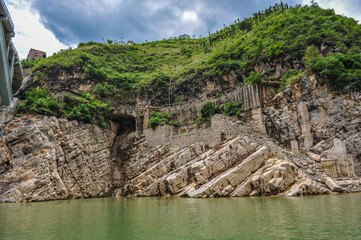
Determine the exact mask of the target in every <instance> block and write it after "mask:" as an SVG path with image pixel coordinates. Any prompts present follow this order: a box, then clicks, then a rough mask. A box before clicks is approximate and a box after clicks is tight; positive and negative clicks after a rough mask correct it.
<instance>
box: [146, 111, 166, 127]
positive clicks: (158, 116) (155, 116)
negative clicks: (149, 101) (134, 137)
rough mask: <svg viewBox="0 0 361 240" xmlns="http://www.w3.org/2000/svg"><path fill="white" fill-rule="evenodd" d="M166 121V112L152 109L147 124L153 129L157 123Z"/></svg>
mask: <svg viewBox="0 0 361 240" xmlns="http://www.w3.org/2000/svg"><path fill="white" fill-rule="evenodd" d="M168 121H169V116H168V114H166V113H161V112H156V111H154V112H151V114H150V119H149V126H150V127H151V128H153V129H154V128H155V127H157V126H158V125H163V124H166V123H167V122H168Z"/></svg>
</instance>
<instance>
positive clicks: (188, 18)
mask: <svg viewBox="0 0 361 240" xmlns="http://www.w3.org/2000/svg"><path fill="white" fill-rule="evenodd" d="M197 20H198V17H197V13H195V12H194V11H185V12H184V13H183V15H182V21H184V22H196V21H197Z"/></svg>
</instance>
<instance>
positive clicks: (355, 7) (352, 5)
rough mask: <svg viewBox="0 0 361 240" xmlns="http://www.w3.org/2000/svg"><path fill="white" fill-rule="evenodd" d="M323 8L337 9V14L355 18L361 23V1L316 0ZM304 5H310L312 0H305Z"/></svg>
mask: <svg viewBox="0 0 361 240" xmlns="http://www.w3.org/2000/svg"><path fill="white" fill-rule="evenodd" d="M315 2H317V4H318V5H319V6H320V7H322V8H332V9H335V12H336V13H337V14H341V15H345V16H346V17H351V18H354V19H355V20H358V21H360V22H361V1H360V0H316V1H315ZM303 4H305V5H306V4H307V5H310V4H311V0H303Z"/></svg>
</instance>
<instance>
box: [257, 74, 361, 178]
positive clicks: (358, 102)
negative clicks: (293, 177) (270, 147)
mask: <svg viewBox="0 0 361 240" xmlns="http://www.w3.org/2000/svg"><path fill="white" fill-rule="evenodd" d="M263 112H264V118H265V126H266V129H267V134H268V135H269V136H271V137H272V138H274V139H275V140H277V141H278V142H279V143H280V144H281V145H282V146H284V147H287V148H292V149H293V151H295V152H298V151H301V152H304V153H308V154H309V155H310V156H312V157H313V158H314V159H315V160H316V161H321V159H330V158H331V156H330V155H329V154H328V152H329V150H330V149H331V148H332V147H333V146H334V139H335V138H336V139H339V140H341V141H342V144H343V145H345V147H346V151H345V154H349V155H351V156H352V159H353V162H354V165H355V173H356V175H358V176H361V148H360V146H361V93H360V92H354V93H348V94H341V95H336V94H335V93H333V92H331V91H330V90H329V89H328V88H327V86H322V85H320V84H319V83H318V82H317V80H316V78H315V77H310V78H303V79H302V81H301V82H300V83H298V84H296V85H295V86H294V87H293V88H288V89H286V90H285V91H283V92H281V93H280V94H278V95H277V96H275V97H274V98H273V99H272V100H270V101H269V102H268V103H267V104H266V106H265V107H264V109H263Z"/></svg>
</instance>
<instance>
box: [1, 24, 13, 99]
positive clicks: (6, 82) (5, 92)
mask: <svg viewBox="0 0 361 240" xmlns="http://www.w3.org/2000/svg"><path fill="white" fill-rule="evenodd" d="M6 45H7V44H6V40H5V32H4V25H3V23H2V21H0V95H1V102H2V104H3V105H5V106H10V104H11V102H12V100H13V92H12V86H11V79H10V69H9V61H8V56H7V47H6Z"/></svg>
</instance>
